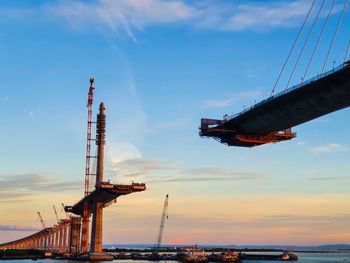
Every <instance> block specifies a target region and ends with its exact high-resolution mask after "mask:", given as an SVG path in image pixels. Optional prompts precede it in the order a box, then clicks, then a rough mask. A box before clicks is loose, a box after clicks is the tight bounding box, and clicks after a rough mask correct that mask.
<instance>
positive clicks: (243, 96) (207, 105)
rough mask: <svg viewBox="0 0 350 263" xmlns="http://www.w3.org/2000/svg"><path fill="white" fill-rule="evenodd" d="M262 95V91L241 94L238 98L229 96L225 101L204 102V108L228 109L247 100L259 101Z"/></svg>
mask: <svg viewBox="0 0 350 263" xmlns="http://www.w3.org/2000/svg"><path fill="white" fill-rule="evenodd" d="M260 95H261V93H260V91H248V92H241V93H240V94H238V95H236V96H228V97H227V98H224V99H219V100H206V101H204V102H203V107H205V108H223V107H228V106H231V105H232V104H233V103H235V102H237V101H241V100H247V99H257V98H259V97H260Z"/></svg>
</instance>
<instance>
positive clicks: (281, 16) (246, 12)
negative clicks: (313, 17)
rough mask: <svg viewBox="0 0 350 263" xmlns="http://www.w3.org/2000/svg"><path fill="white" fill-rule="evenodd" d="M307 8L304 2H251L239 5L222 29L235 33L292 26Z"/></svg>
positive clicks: (307, 5)
mask: <svg viewBox="0 0 350 263" xmlns="http://www.w3.org/2000/svg"><path fill="white" fill-rule="evenodd" d="M309 6H310V5H309V3H308V2H306V1H293V2H285V1H281V2H269V3H258V2H253V3H248V4H243V5H239V6H238V7H237V13H236V14H234V15H233V16H232V17H231V18H230V19H229V20H228V22H227V23H226V24H225V26H224V29H225V30H234V31H235V30H244V29H247V28H255V29H261V28H264V29H269V28H275V27H290V26H294V25H297V24H298V20H296V18H298V17H301V16H303V15H305V14H306V12H307V10H308V9H309Z"/></svg>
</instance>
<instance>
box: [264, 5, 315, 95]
mask: <svg viewBox="0 0 350 263" xmlns="http://www.w3.org/2000/svg"><path fill="white" fill-rule="evenodd" d="M316 1H317V0H314V2H313V3H312V5H311V7H310V9H309V12H308V13H307V16H306V18H305V20H304V23H303V25H302V26H301V28H300V30H299V33H298V36H297V38H296V39H295V41H294V44H293V46H292V48H291V50H290V51H289V54H288V57H287V59H286V61H285V62H284V65H283V68H282V70H281V72H280V74H279V76H278V78H277V81H276V83H275V85H274V87H273V89H272V91H271V94H270V97H271V96H272V95H273V93H274V92H275V89H276V86H277V84H278V82H279V80H280V78H281V76H282V73H283V71H284V69H285V67H286V65H287V63H288V61H289V58H290V56H291V55H292V52H293V50H294V47H295V45H296V43H297V42H298V39H299V37H300V34H301V32H302V31H303V29H304V26H305V24H306V22H307V20H308V19H309V16H310V14H311V11H312V9H313V8H314V6H315V3H316Z"/></svg>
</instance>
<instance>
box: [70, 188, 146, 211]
mask: <svg viewBox="0 0 350 263" xmlns="http://www.w3.org/2000/svg"><path fill="white" fill-rule="evenodd" d="M145 190H146V185H145V184H138V183H132V184H131V185H121V184H109V183H101V184H100V185H98V186H96V188H95V189H94V190H93V191H92V192H91V193H90V194H89V195H88V196H86V197H84V198H83V199H81V200H80V201H79V202H77V203H76V204H75V205H74V206H65V210H66V212H70V213H73V214H75V215H79V216H83V213H84V202H85V201H87V203H88V205H89V208H88V210H89V211H92V210H93V205H94V204H96V203H97V202H102V203H103V206H107V205H108V204H110V203H111V202H113V201H114V200H115V199H116V198H118V197H119V196H121V195H127V194H131V193H134V192H141V191H145Z"/></svg>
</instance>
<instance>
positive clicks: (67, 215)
mask: <svg viewBox="0 0 350 263" xmlns="http://www.w3.org/2000/svg"><path fill="white" fill-rule="evenodd" d="M61 205H62V208H63V212H64V213H65V214H66V217H67V218H70V216H69V214H68V213H67V212H66V210H65V209H64V204H63V203H61Z"/></svg>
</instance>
